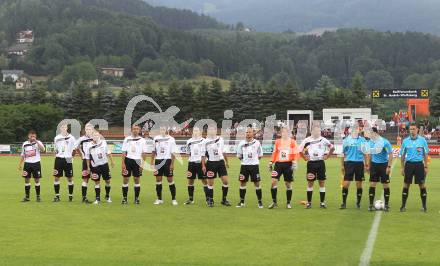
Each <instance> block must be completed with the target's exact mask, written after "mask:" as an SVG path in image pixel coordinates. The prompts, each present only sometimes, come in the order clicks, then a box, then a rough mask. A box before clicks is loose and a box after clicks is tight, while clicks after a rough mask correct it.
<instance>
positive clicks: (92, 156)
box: [85, 140, 110, 167]
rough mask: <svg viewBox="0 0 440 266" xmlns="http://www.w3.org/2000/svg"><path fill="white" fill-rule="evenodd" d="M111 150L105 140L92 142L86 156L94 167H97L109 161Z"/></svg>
mask: <svg viewBox="0 0 440 266" xmlns="http://www.w3.org/2000/svg"><path fill="white" fill-rule="evenodd" d="M108 154H110V151H109V149H108V146H107V142H106V141H105V140H100V141H99V142H98V143H94V142H90V144H89V146H88V149H87V150H86V154H85V158H86V159H87V160H90V163H91V165H92V167H97V166H100V165H104V164H106V163H108V159H107V155H108Z"/></svg>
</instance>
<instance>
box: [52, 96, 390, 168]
mask: <svg viewBox="0 0 440 266" xmlns="http://www.w3.org/2000/svg"><path fill="white" fill-rule="evenodd" d="M151 106H153V107H154V108H155V109H156V110H157V112H147V113H145V114H144V115H142V116H141V117H140V118H138V119H136V120H135V117H134V113H135V110H136V108H139V107H143V108H145V107H151ZM179 112H180V109H179V108H178V107H177V106H171V107H169V108H167V109H166V110H163V109H162V108H161V107H160V106H159V104H158V103H157V102H156V101H154V99H153V98H151V97H149V96H146V95H137V96H135V97H133V98H132V99H131V100H130V101H129V103H128V104H127V107H126V108H125V113H124V136H125V137H128V136H131V135H133V132H132V131H133V125H138V126H139V127H140V128H141V129H142V130H141V132H140V135H139V136H140V137H144V138H145V140H146V142H147V146H149V147H153V150H154V146H155V145H154V144H155V143H154V141H153V139H154V137H156V136H162V137H168V136H170V135H169V133H170V131H174V132H175V131H181V130H183V129H184V128H185V127H186V126H188V125H189V124H190V123H193V124H194V125H193V128H198V129H200V130H201V131H203V130H204V129H206V128H208V127H214V128H215V129H216V131H217V132H218V133H217V134H216V135H219V137H221V138H223V140H224V143H225V144H227V145H230V144H231V143H234V144H238V143H239V141H240V140H245V139H246V128H248V127H249V126H252V128H254V129H255V130H258V131H261V132H262V137H260V140H261V141H262V144H273V141H274V140H275V139H276V138H277V136H278V135H277V134H278V133H279V130H280V128H286V129H288V130H287V132H288V134H289V138H294V139H295V140H296V142H297V144H298V145H299V144H300V143H301V142H302V141H303V140H304V139H305V138H306V137H307V136H308V134H309V132H310V129H311V127H314V126H318V127H320V128H321V131H324V130H327V131H330V132H331V133H332V138H333V140H334V142H335V143H339V142H340V143H342V140H343V138H344V137H345V136H346V135H347V133H348V134H352V133H353V132H354V131H355V132H357V133H358V134H359V133H360V131H361V130H362V132H363V134H364V136H366V137H368V138H369V139H370V141H372V142H374V143H375V144H376V145H374V149H371V148H370V145H368V142H367V143H365V144H363V146H362V147H361V149H362V151H363V152H364V153H366V154H372V153H377V152H378V151H379V150H382V149H381V147H383V139H382V138H380V135H379V133H378V132H379V131H376V132H373V130H372V128H373V127H372V126H371V125H380V126H377V128H380V127H382V124H384V123H383V121H381V120H375V121H362V123H363V125H362V127H361V126H360V125H359V123H357V121H346V120H344V121H333V122H332V121H322V120H312V121H310V122H309V121H307V120H300V121H298V122H297V123H296V124H295V125H293V124H292V123H291V122H293V121H284V122H280V121H278V120H277V119H276V114H273V115H270V116H267V117H266V118H265V120H264V122H262V121H260V120H258V119H251V118H249V119H244V120H242V121H240V122H238V121H237V122H235V123H234V124H233V115H234V113H233V111H232V110H225V111H224V113H223V120H222V121H221V125H220V130H218V129H219V128H218V125H217V122H216V121H214V120H212V119H209V118H208V119H199V120H197V121H196V120H195V119H193V118H189V119H187V120H186V121H184V122H182V123H179V122H177V121H176V120H175V117H176V115H177V114H178V113H179ZM309 123H311V124H309ZM86 124H90V125H92V126H93V128H94V130H95V129H96V132H101V131H107V130H108V129H109V124H108V122H107V121H106V120H104V119H92V120H90V121H89V122H87V123H86ZM69 128H70V130H69ZM233 128H235V129H236V135H235V141H231V129H233ZM81 129H82V127H81V123H80V121H78V120H76V119H64V120H62V121H60V122H59V123H58V126H57V131H56V135H60V136H62V137H68V136H69V135H71V136H73V137H74V138H75V139H78V138H79V137H80V134H81ZM347 130H348V131H347ZM90 134H91V133H90ZM100 139H102V140H104V139H105V138H104V137H103V136H102V135H100ZM298 145H297V146H298ZM174 148H176V147H174ZM296 152H298V151H296ZM173 154H174V156H175V160H177V161H178V162H179V163H182V162H183V161H182V157H181V155H180V152H178V151H177V150H173ZM144 158H145V157H144ZM164 163H165V160H163V161H162V162H161V163H159V164H158V165H150V164H149V163H147V162H146V160H141V161H139V162H138V164H140V165H139V166H140V167H142V168H143V169H146V170H148V171H153V172H154V171H156V169H159V168H160V167H161V166H163V164H164Z"/></svg>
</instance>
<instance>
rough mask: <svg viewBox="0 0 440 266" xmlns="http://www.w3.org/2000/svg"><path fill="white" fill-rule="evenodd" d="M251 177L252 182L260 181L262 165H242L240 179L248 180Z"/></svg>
mask: <svg viewBox="0 0 440 266" xmlns="http://www.w3.org/2000/svg"><path fill="white" fill-rule="evenodd" d="M249 178H250V179H251V182H260V180H261V178H260V167H259V165H242V166H241V167H240V176H239V177H238V180H239V181H244V182H248V181H249Z"/></svg>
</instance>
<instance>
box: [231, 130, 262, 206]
mask: <svg viewBox="0 0 440 266" xmlns="http://www.w3.org/2000/svg"><path fill="white" fill-rule="evenodd" d="M237 157H238V158H239V159H240V160H241V166H240V176H239V178H238V179H239V181H240V202H239V203H238V204H237V206H236V207H237V208H241V207H244V200H245V196H246V184H247V182H248V181H249V178H250V180H251V182H253V183H254V185H255V193H256V194H257V199H258V208H260V209H262V208H263V202H262V195H263V194H262V192H261V186H260V180H261V179H260V168H259V164H260V159H261V157H263V149H262V147H261V144H260V142H259V141H258V140H256V139H254V130H253V129H252V128H251V127H248V128H246V140H242V141H240V143H239V144H238V147H237Z"/></svg>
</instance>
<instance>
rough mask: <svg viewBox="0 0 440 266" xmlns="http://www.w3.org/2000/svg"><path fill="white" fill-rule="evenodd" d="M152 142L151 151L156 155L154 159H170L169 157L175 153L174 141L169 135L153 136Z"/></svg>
mask: <svg viewBox="0 0 440 266" xmlns="http://www.w3.org/2000/svg"><path fill="white" fill-rule="evenodd" d="M153 141H154V144H153V151H154V152H155V153H156V159H158V160H163V159H171V155H172V154H173V153H176V140H175V139H174V138H173V137H171V136H170V135H166V136H155V137H154V138H153Z"/></svg>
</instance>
